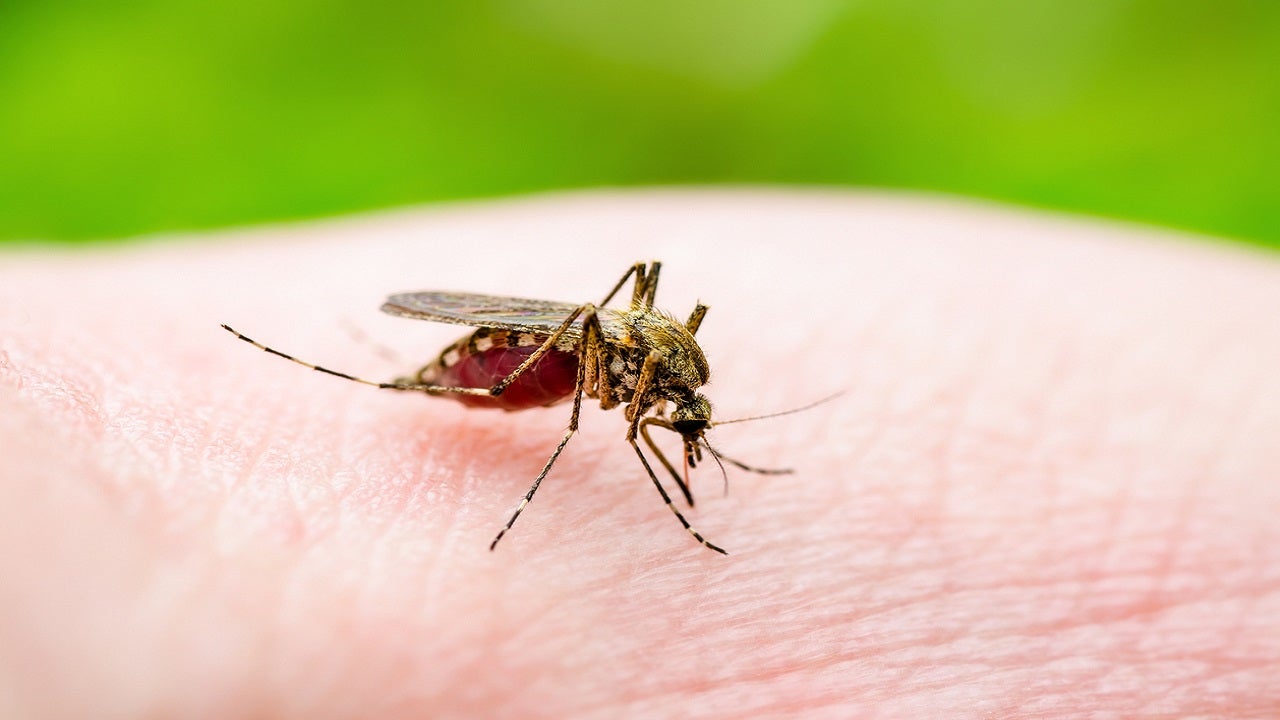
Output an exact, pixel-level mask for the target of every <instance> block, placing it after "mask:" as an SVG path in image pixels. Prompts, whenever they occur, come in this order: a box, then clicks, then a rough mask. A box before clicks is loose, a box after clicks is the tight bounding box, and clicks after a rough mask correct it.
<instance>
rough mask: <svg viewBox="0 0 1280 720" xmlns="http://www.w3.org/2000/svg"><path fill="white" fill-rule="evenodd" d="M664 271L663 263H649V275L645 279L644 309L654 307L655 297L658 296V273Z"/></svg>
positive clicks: (655, 261)
mask: <svg viewBox="0 0 1280 720" xmlns="http://www.w3.org/2000/svg"><path fill="white" fill-rule="evenodd" d="M661 269H662V263H660V262H658V261H657V260H654V261H653V262H651V263H649V273H648V275H647V276H646V277H645V289H644V307H646V308H651V307H653V297H654V296H655V295H657V294H658V271H659V270H661Z"/></svg>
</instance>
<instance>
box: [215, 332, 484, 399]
mask: <svg viewBox="0 0 1280 720" xmlns="http://www.w3.org/2000/svg"><path fill="white" fill-rule="evenodd" d="M222 329H223V330H226V331H227V332H229V333H231V334H232V335H235V336H236V337H238V338H240V339H241V340H243V341H245V342H247V343H249V344H250V345H252V346H254V347H256V348H258V349H259V350H262V351H264V352H268V353H270V354H272V355H275V356H276V357H282V358H284V359H285V360H288V361H289V362H293V363H297V364H299V365H301V366H302V367H304V368H310V369H312V370H315V371H316V372H320V373H324V374H325V375H332V376H334V377H340V378H342V379H343V380H350V381H351V382H358V383H360V384H361V385H368V386H370V387H375V388H378V389H380V390H415V391H419V392H425V393H427V394H429V395H440V394H458V395H488V394H489V391H488V390H486V389H484V388H455V387H443V386H439V385H429V384H423V383H414V382H406V381H405V380H403V379H402V380H397V381H395V382H378V381H376V380H366V379H364V378H361V377H356V376H355V375H348V374H347V373H344V372H339V371H337V370H330V369H329V368H327V367H322V366H320V365H315V364H312V363H309V362H307V361H305V360H299V359H298V358H296V357H294V356H292V355H287V354H285V353H282V352H280V351H279V350H276V349H275V348H273V347H268V346H266V345H263V344H262V343H260V342H258V341H257V340H254V339H253V338H251V337H249V336H248V335H245V334H243V333H241V332H239V331H237V330H235V329H234V328H232V327H231V326H230V325H223V326H222Z"/></svg>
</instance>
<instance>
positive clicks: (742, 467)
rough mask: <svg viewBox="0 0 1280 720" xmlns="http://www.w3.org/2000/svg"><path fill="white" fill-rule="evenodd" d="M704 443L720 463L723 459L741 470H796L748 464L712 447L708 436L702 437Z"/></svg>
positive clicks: (781, 472) (777, 472)
mask: <svg viewBox="0 0 1280 720" xmlns="http://www.w3.org/2000/svg"><path fill="white" fill-rule="evenodd" d="M702 444H703V445H706V446H707V449H708V450H710V451H711V457H713V458H715V459H716V462H717V463H718V462H720V461H721V460H723V461H724V462H727V463H729V464H730V465H732V466H734V467H736V468H738V469H740V470H746V471H747V472H753V473H756V474H757V475H790V474H791V473H793V472H795V471H794V470H792V469H791V468H761V467H756V466H754V465H748V464H746V463H744V462H742V461H741V460H734V459H733V458H731V457H729V456H728V455H725V454H724V453H722V452H720V451H719V450H717V449H715V448H713V447H711V443H709V442H707V440H706V438H703V439H702ZM720 468H721V469H722V470H723V469H724V465H723V464H721V465H720ZM726 482H727V481H726Z"/></svg>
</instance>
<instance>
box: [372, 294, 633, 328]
mask: <svg viewBox="0 0 1280 720" xmlns="http://www.w3.org/2000/svg"><path fill="white" fill-rule="evenodd" d="M577 309H578V306H577V305H570V304H569V303H562V302H554V301H551V300H528V299H525V298H513V297H500V296H497V295H478V294H475V293H453V292H431V291H428V292H416V293H401V294H399V295H392V296H391V297H389V298H387V302H386V303H384V304H383V305H382V311H383V312H385V313H389V314H391V315H399V316H400V317H407V318H415V319H417V320H431V321H433V322H442V323H452V324H454V325H467V326H470V327H487V328H500V329H504V330H516V331H519V332H531V333H537V334H539V335H549V334H550V333H551V332H553V331H554V330H555V329H556V328H558V327H560V325H561V324H562V323H564V319H565V318H567V317H569V316H570V315H571V314H573V311H574V310H577ZM596 312H597V313H598V314H599V316H600V320H601V323H602V325H603V326H604V327H605V332H606V334H608V330H609V326H610V325H611V323H610V320H611V319H612V318H613V317H614V316H615V315H616V313H615V312H614V311H612V310H606V309H599V310H597V311H596ZM566 333H567V334H568V335H569V337H571V338H573V337H581V336H582V321H581V320H580V319H579V320H574V322H573V325H571V326H570V327H569V328H568V329H567V330H566Z"/></svg>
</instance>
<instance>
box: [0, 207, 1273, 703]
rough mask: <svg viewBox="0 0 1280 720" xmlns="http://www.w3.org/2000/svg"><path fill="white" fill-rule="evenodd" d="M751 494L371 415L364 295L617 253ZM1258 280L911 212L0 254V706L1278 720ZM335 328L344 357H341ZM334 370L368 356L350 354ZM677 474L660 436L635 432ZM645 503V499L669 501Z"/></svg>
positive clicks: (385, 329) (590, 285) (405, 334)
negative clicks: (700, 366)
mask: <svg viewBox="0 0 1280 720" xmlns="http://www.w3.org/2000/svg"><path fill="white" fill-rule="evenodd" d="M648 259H660V260H662V261H663V262H664V268H663V276H662V284H661V286H660V288H659V291H658V305H659V306H660V307H662V308H665V309H667V310H669V311H671V312H672V313H673V314H674V315H676V316H677V317H683V316H684V315H686V314H687V313H688V312H689V311H690V309H692V307H693V305H694V303H695V301H697V300H698V299H701V300H702V301H704V302H706V303H707V304H709V305H710V306H711V311H710V313H709V314H708V316H707V319H706V321H705V322H704V323H703V325H702V328H701V330H700V331H699V334H698V338H699V340H700V342H701V344H702V347H703V349H704V350H705V351H706V354H707V356H708V358H709V360H710V362H711V367H712V384H711V385H709V386H708V387H707V388H706V389H705V391H706V394H707V395H708V396H709V397H710V398H711V400H712V402H713V403H715V408H716V415H717V417H720V418H722V419H724V418H734V417H742V416H747V415H753V414H759V413H764V412H770V411H776V410H782V409H786V408H789V407H796V406H799V405H803V404H806V403H808V402H810V401H812V400H815V399H817V398H820V397H822V396H824V395H827V394H829V393H831V392H833V391H836V390H844V391H846V394H845V395H844V396H843V397H841V398H840V399H838V400H836V401H833V402H831V403H828V404H825V405H822V406H820V407H817V408H814V409H812V410H808V411H806V412H803V413H799V414H796V415H791V416H787V417H782V418H776V419H772V420H762V421H759V422H753V423H742V424H737V425H732V426H725V427H721V428H714V429H712V430H711V431H710V433H709V437H710V439H711V440H712V442H713V443H715V444H716V445H717V446H718V447H720V448H721V449H722V450H723V451H725V452H726V453H728V454H730V455H732V456H734V457H737V458H739V459H741V460H744V461H746V462H751V463H756V464H761V465H765V466H793V467H795V468H796V474H794V475H790V476H779V477H762V476H757V475H751V474H746V473H742V472H738V471H734V470H732V469H731V471H730V488H731V492H730V494H729V495H728V496H727V497H724V496H722V492H721V482H722V481H721V478H720V475H719V472H718V470H717V469H716V468H715V466H714V464H712V465H710V466H709V467H702V468H700V469H699V470H698V471H697V472H696V473H695V475H694V477H693V489H694V492H695V494H696V495H697V498H698V500H699V502H698V505H697V507H696V508H695V509H694V510H692V511H690V512H689V513H688V514H689V518H690V520H691V522H693V524H694V526H695V527H696V528H698V529H699V530H700V531H701V532H702V533H703V534H704V535H706V537H707V538H708V539H709V540H711V541H712V542H715V543H717V544H719V545H722V546H723V547H725V548H726V549H727V550H728V551H729V552H730V555H729V556H728V557H722V556H719V555H717V554H715V553H713V552H710V551H708V550H706V549H705V548H702V547H700V546H698V545H697V544H696V543H695V542H694V541H693V540H692V539H691V538H690V537H689V536H688V534H686V533H685V532H684V530H682V529H681V528H680V527H679V525H678V524H677V523H676V521H675V519H674V518H673V517H672V516H671V514H670V513H669V512H668V511H667V510H666V509H665V508H664V507H663V506H662V503H661V501H660V499H659V498H658V494H657V493H656V492H655V491H654V488H653V487H652V485H651V483H650V482H649V480H648V479H647V478H646V477H645V476H644V475H643V470H642V469H641V468H640V466H639V464H638V463H637V462H636V458H635V457H634V455H633V454H632V453H631V450H630V449H629V448H628V447H627V446H626V445H625V444H624V443H623V433H624V432H625V422H624V421H623V418H622V414H621V412H620V411H618V410H615V411H611V412H608V413H602V412H600V411H599V410H598V409H597V408H595V407H594V405H593V406H591V407H589V408H587V409H585V410H584V415H583V422H582V424H583V431H582V433H581V434H580V435H579V436H578V437H576V438H575V439H574V440H573V441H572V442H571V443H570V444H569V446H568V449H567V450H566V451H565V454H564V456H563V457H562V458H561V459H560V461H559V464H558V465H557V466H556V468H555V469H554V470H553V471H552V474H551V476H550V477H549V478H548V479H547V481H546V482H545V483H543V485H542V488H541V490H540V491H539V493H538V495H537V496H536V497H535V499H534V501H533V503H532V504H531V505H530V506H529V508H528V509H527V510H526V512H525V513H524V515H523V516H522V517H521V518H520V521H519V522H518V523H517V524H516V525H515V527H514V529H513V530H512V531H511V532H510V533H509V534H508V535H507V536H506V538H505V539H504V540H503V541H502V543H501V544H500V545H499V546H498V548H497V551H496V552H494V553H490V552H488V550H487V547H488V544H489V541H490V539H491V538H492V537H493V535H494V534H495V533H496V532H497V530H498V529H499V528H500V527H501V525H502V523H503V522H504V521H505V520H506V518H507V516H508V514H509V512H510V511H511V509H512V508H513V507H514V506H515V503H516V501H517V500H518V499H519V497H520V496H521V495H522V494H523V493H524V492H525V490H526V489H527V486H528V483H529V482H530V481H531V480H532V478H533V477H534V475H535V474H536V473H537V471H538V469H539V468H540V467H541V465H542V463H543V461H544V460H545V458H546V456H547V455H548V454H549V453H550V451H551V449H552V448H553V447H554V445H555V443H556V442H557V441H558V439H559V437H560V434H561V431H562V429H563V426H564V423H565V422H567V417H568V407H567V406H564V405H561V406H557V407H554V408H549V409H538V410H530V411H526V412H521V413H503V412H499V411H490V410H475V409H468V408H465V407H463V406H461V405H460V404H458V403H455V402H448V401H445V400H440V399H435V398H429V397H425V396H416V395H408V394H401V393H394V392H382V391H377V390H373V389H371V388H367V387H363V386H359V385H356V384H354V383H348V382H344V381H341V380H338V379H336V378H332V377H327V376H323V375H320V374H318V373H314V372H310V371H307V370H305V369H303V368H300V367H298V366H296V365H293V364H291V363H287V362H285V361H283V360H280V359H279V358H275V357H271V356H269V355H267V354H265V353H262V352H260V351H257V350H255V349H253V348H252V347H250V346H248V345H246V344H245V343H242V342H239V341H237V340H235V338H233V337H231V336H230V335H228V334H227V333H225V332H223V331H222V330H221V329H220V328H219V327H218V325H219V323H223V322H225V323H228V324H230V325H232V326H233V327H235V328H237V329H239V330H241V331H243V332H245V333H246V334H248V335H250V336H251V337H254V338H255V339H258V340H261V341H263V342H265V343H267V344H270V345H272V346H274V347H277V348H279V349H281V350H283V351H284V352H288V353H292V354H294V355H296V356H297V357H300V358H303V359H307V360H310V361H313V362H318V363H320V364H323V365H326V366H328V367H332V368H335V369H339V370H344V371H348V372H352V373H355V374H360V375H362V376H365V377H371V378H373V379H390V378H393V377H395V376H397V375H403V374H406V373H407V372H409V371H411V370H413V369H415V368H416V366H417V365H418V364H421V363H422V362H425V361H426V360H428V359H429V358H431V357H433V356H434V354H435V353H437V352H438V351H439V350H440V348H441V347H443V346H444V345H445V344H447V343H449V342H452V341H453V340H455V339H456V338H457V337H458V335H459V329H458V328H455V327H449V326H443V325H433V324H430V323H422V322H413V321H409V320H404V319H399V318H392V317H388V316H384V315H382V314H380V313H379V312H378V311H377V308H378V306H379V304H380V303H381V302H382V300H383V298H384V297H385V296H386V295H388V294H391V293H393V292H400V291H412V290H426V289H439V290H462V291H472V292H491V293H494V294H505V295H518V296H526V297H535V298H546V299H551V300H564V301H568V302H580V301H598V300H599V299H600V297H602V296H603V294H604V293H605V292H606V291H607V290H608V289H609V287H611V286H612V284H613V283H614V282H615V281H616V279H617V278H618V277H619V276H620V275H621V273H622V272H623V271H624V270H625V269H626V267H627V265H628V264H629V263H632V262H634V261H637V260H648ZM1276 308H1280V262H1277V260H1276V258H1275V257H1271V256H1266V255H1262V254H1258V253H1254V252H1251V251H1247V250H1241V249H1237V248H1233V247H1227V246H1214V245H1210V244H1201V243H1196V242H1191V241H1188V240H1187V239H1184V238H1178V237H1175V236H1172V235H1171V234H1164V233H1159V232H1155V231H1148V230H1143V229H1137V228H1130V227H1123V226H1116V225H1112V224H1104V223H1101V222H1095V221H1087V220H1075V219H1063V218H1058V217H1052V216H1044V215H1038V214H1034V213H1030V212H1024V211H1011V210H1007V209H998V208H990V207H984V206H977V205H970V204H966V203H961V202H957V201H942V200H936V199H927V198H911V197H902V196H881V195H871V194H861V195H860V194H842V193H819V192H795V193H782V192H777V193H774V192H765V191H742V192H716V193H710V192H649V193H636V194H614V193H600V194H592V195H578V196H560V197H548V198H536V199H531V200H524V201H515V202H505V203H493V204H476V205H471V206H458V207H452V208H444V209H436V210H425V211H414V212H402V213H391V214H384V215H377V216H371V217H361V218H353V219H347V220H331V221H324V222H315V223H311V224H301V225H295V226H288V227H279V228H262V229H255V230H250V231H241V232H229V233H226V234H223V235H215V236H212V237H199V238H189V239H187V238H179V239H165V241H164V242H155V243H142V244H137V245H132V246H127V247H123V248H118V249H100V250H81V251H57V250H48V249H32V250H29V251H23V252H18V253H12V252H11V253H9V254H7V255H4V256H0V573H2V574H3V577H4V581H3V584H0V716H2V717H41V718H64V717H65V718H81V717H188V718H206V717H207V718H233V717H298V718H303V717H305V718H345V717H379V718H399V717H435V718H447V717H480V716H490V717H568V716H571V717H585V718H613V717H628V716H629V717H676V716H679V717H691V718H720V717H725V718H729V717H746V716H751V717H763V718H771V717H778V718H783V717H800V716H803V717H806V718H826V717H830V718H847V717H861V718H877V717H883V718H895V717H945V718H1020V717H1022V718H1065V717H1125V718H1134V717H1147V718H1183V717H1236V718H1268V717H1277V716H1280V521H1278V520H1280V441H1278V440H1277V438H1280V373H1277V368H1280V316H1277V314H1276ZM351 327H355V328H358V329H359V332H360V333H361V334H363V335H364V336H367V337H365V338H363V339H359V340H353V338H352V337H351V334H352V333H351V332H350V331H349V328H351ZM374 342H376V343H380V344H384V345H389V346H391V347H393V348H395V349H396V350H397V352H398V353H400V354H402V355H403V356H405V358H406V360H405V361H404V362H403V364H395V363H390V362H387V361H386V360H385V359H384V358H382V357H380V354H379V350H378V349H377V347H376V346H375V345H374ZM669 448H670V449H671V450H672V451H673V456H676V457H678V455H674V451H675V450H676V448H677V444H676V443H674V442H671V443H670V444H669ZM669 490H671V491H674V490H675V488H674V487H670V486H669Z"/></svg>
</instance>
